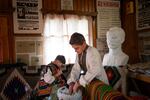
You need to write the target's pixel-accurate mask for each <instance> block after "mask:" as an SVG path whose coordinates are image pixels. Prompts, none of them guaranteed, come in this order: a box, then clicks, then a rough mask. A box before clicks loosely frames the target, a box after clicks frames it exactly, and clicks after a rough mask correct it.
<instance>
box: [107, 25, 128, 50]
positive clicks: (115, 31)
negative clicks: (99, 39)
mask: <svg viewBox="0 0 150 100" xmlns="http://www.w3.org/2000/svg"><path fill="white" fill-rule="evenodd" d="M106 37H107V45H108V48H109V49H116V48H118V47H121V44H122V43H123V42H124V40H125V32H124V30H123V29H122V28H118V27H113V28H110V29H109V31H107V34H106Z"/></svg>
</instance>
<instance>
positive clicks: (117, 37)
mask: <svg viewBox="0 0 150 100" xmlns="http://www.w3.org/2000/svg"><path fill="white" fill-rule="evenodd" d="M106 36H107V45H108V48H109V52H108V53H107V54H105V55H104V58H103V66H120V65H126V64H127V62H128V59H129V56H128V55H126V54H125V53H124V52H123V51H122V48H121V45H122V43H123V42H124V40H125V32H124V30H123V29H121V28H118V27H113V28H110V30H109V31H108V32H107V35H106Z"/></svg>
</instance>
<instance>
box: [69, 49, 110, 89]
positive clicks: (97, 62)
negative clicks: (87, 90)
mask: <svg viewBox="0 0 150 100" xmlns="http://www.w3.org/2000/svg"><path fill="white" fill-rule="evenodd" d="M78 59H79V57H78V55H77V56H76V61H75V64H74V66H73V68H72V70H71V73H70V78H69V79H68V81H67V83H68V84H69V83H71V82H75V81H76V80H79V83H80V84H81V85H82V86H84V87H85V86H86V85H87V84H88V83H90V82H91V81H92V80H93V79H94V78H97V79H99V80H101V81H103V82H105V83H106V84H108V79H107V75H106V73H105V70H104V68H103V67H102V61H101V58H100V54H99V52H98V50H97V49H96V48H94V47H91V46H89V47H88V48H87V53H86V67H87V72H86V74H85V75H81V77H80V79H78V78H79V74H80V71H81V68H80V65H79V63H78V62H79V61H78Z"/></svg>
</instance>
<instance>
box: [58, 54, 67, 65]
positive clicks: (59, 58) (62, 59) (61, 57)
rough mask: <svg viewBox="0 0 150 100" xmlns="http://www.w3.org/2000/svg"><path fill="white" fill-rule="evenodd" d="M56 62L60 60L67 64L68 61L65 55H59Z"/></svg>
mask: <svg viewBox="0 0 150 100" xmlns="http://www.w3.org/2000/svg"><path fill="white" fill-rule="evenodd" d="M55 60H59V61H60V62H61V63H63V64H65V63H66V59H65V57H64V56H63V55H58V56H57V57H56V58H55Z"/></svg>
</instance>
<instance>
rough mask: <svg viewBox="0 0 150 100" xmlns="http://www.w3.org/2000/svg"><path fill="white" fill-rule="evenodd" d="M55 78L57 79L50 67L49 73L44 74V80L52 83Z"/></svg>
mask: <svg viewBox="0 0 150 100" xmlns="http://www.w3.org/2000/svg"><path fill="white" fill-rule="evenodd" d="M54 80H55V77H54V76H52V72H51V71H50V69H49V68H48V71H47V73H46V74H44V81H45V82H46V83H49V84H51V83H52V82H53V81H54Z"/></svg>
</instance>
